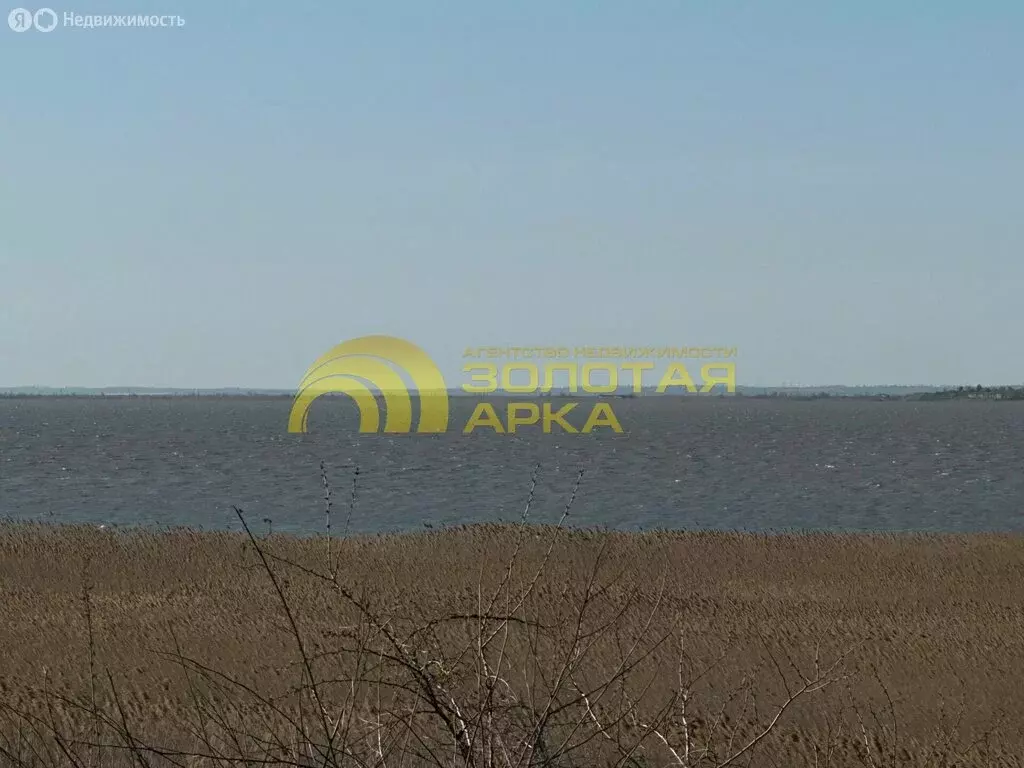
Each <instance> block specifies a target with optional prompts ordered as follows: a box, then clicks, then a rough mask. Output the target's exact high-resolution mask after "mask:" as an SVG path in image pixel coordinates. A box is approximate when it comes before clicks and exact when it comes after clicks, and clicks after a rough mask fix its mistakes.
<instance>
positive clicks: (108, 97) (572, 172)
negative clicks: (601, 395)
mask: <svg viewBox="0 0 1024 768" xmlns="http://www.w3.org/2000/svg"><path fill="white" fill-rule="evenodd" d="M304 8H305V10H300V9H298V8H285V7H284V6H280V5H276V6H273V5H269V4H250V5H248V6H246V7H245V8H244V9H243V8H242V7H241V6H237V5H230V4H209V3H200V2H197V0H180V1H179V2H175V3H173V4H165V5H163V6H160V5H159V3H158V2H157V1H156V0H146V2H144V3H142V4H141V6H140V5H139V4H135V6H133V10H132V12H133V13H135V12H140V13H141V12H142V11H143V10H146V9H148V10H147V12H149V13H168V12H172V13H174V14H176V15H178V16H180V17H181V18H182V19H183V21H184V25H183V26H180V27H179V26H173V27H167V28H145V29H143V28H123V27H121V28H102V29H87V28H61V27H58V28H57V29H55V30H53V31H52V32H49V33H42V32H39V31H38V30H29V31H26V32H22V33H18V32H14V31H12V30H11V29H6V28H5V29H0V37H2V45H0V65H3V67H4V69H5V71H8V72H11V73H17V74H16V76H13V77H11V78H9V79H10V82H9V83H8V86H7V87H6V89H5V94H4V97H5V99H6V102H7V104H8V107H9V108H8V109H6V110H4V113H3V116H2V117H0V138H2V140H3V142H4V145H5V146H6V147H8V151H7V152H6V153H5V155H4V167H3V172H2V173H0V327H2V328H3V329H4V332H3V333H2V334H0V382H3V383H4V384H5V385H9V386H11V387H15V386H32V385H50V386H54V385H56V386H58V387H59V386H63V385H69V386H70V385H74V386H81V387H103V386H111V385H116V386H136V387H154V386H157V387H171V388H185V389H187V388H194V387H195V386H196V385H201V386H202V388H228V387H252V386H255V385H258V386H260V387H261V388H273V389H289V388H292V387H295V386H296V385H297V384H298V382H299V380H300V379H301V377H302V375H303V373H304V372H305V370H306V368H307V367H308V366H309V364H310V363H311V362H312V361H313V360H315V359H316V358H317V357H318V356H319V355H320V354H322V353H323V352H325V351H326V350H327V349H329V348H330V347H331V346H333V345H335V344H337V343H339V342H341V341H343V340H346V339H351V338H355V337H359V336H364V335H368V334H387V335H393V336H399V337H402V338H406V339H409V340H410V341H412V342H414V343H416V344H418V345H419V346H421V347H422V348H423V349H425V350H426V351H427V352H428V353H429V354H430V355H431V356H432V357H433V358H434V359H435V361H436V362H437V364H438V366H439V367H440V369H441V371H442V373H443V374H444V376H445V378H446V379H447V380H448V381H450V382H452V383H453V385H457V384H458V383H460V382H461V380H462V379H461V375H460V369H461V355H462V351H463V349H464V348H465V347H467V346H486V345H527V344H536V343H541V344H556V345H561V344H566V345H572V344H576V343H587V344H609V345H610V344H620V343H635V344H643V345H647V344H650V345H680V344H687V345H691V344H693V345H726V346H729V347H737V348H738V350H739V354H738V357H737V359H736V362H737V382H738V383H739V384H741V385H748V386H758V387H764V386H782V384H781V383H780V382H796V383H801V384H803V385H804V386H827V385H823V384H817V382H845V383H846V385H847V386H857V385H864V384H870V383H872V382H879V381H891V382H899V383H904V382H948V383H959V382H963V383H964V384H968V383H971V384H974V383H979V382H980V383H983V384H1000V383H1004V382H1005V383H1019V382H1024V356H1022V355H1021V354H1020V352H1019V339H1020V335H1021V332H1020V325H1021V316H1020V311H1019V306H1020V297H1021V296H1024V258H1022V254H1024V227H1022V224H1021V222H1024V194H1021V179H1022V178H1024V143H1022V139H1021V137H1022V136H1024V86H1022V73H1024V46H1022V45H1021V40H1022V39H1024V34H1022V33H1024V6H1022V5H1020V4H1011V3H1002V2H993V3H985V4H980V5H978V4H975V5H964V4H958V3H950V2H939V3H933V4H930V5H928V6H927V8H911V7H909V6H898V5H892V4H888V3H885V4H883V3H881V2H865V3H858V4H856V5H850V4H846V5H835V4H830V5H822V4H817V3H810V2H784V3H777V4H771V5H763V6H762V5H755V4H745V5H721V4H704V5H702V4H673V3H669V4H663V3H657V4H656V3H640V4H626V3H606V4H591V3H584V2H580V1H579V0H568V1H567V2H564V3H558V4H551V3H541V2H537V1H536V0H530V1H527V2H524V3H516V4H503V5H478V4H471V3H455V4H445V5H444V6H443V7H442V6H431V5H413V4H373V5H365V6H356V5H349V4H312V5H308V6H304ZM55 10H56V11H57V14H58V16H63V14H64V13H65V12H66V11H67V10H68V9H67V8H57V9H55ZM73 10H74V12H75V13H78V14H86V13H103V14H109V13H119V12H121V13H123V12H125V9H124V8H121V9H118V8H116V7H111V6H104V7H103V8H99V7H89V6H87V5H86V6H76V7H75V8H74V9H73ZM125 382H128V384H125ZM927 386H931V385H927ZM936 386H942V384H937V385H936Z"/></svg>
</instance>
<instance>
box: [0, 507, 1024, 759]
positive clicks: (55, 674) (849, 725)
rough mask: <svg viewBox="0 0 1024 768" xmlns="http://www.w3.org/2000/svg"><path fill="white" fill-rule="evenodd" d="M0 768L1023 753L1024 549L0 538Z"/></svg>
mask: <svg viewBox="0 0 1024 768" xmlns="http://www.w3.org/2000/svg"><path fill="white" fill-rule="evenodd" d="M0 606H2V607H0V763H3V764H5V765H74V766H83V768H84V767H86V766H89V767H91V766H99V765H109V766H117V765H134V766H144V765H154V766H155V765H250V766H259V765H310V766H312V765H325V766H341V765H345V766H350V765H351V766H380V767H381V768H383V767H384V766H419V765H439V766H528V765H529V766H541V765H548V766H592V765H594V766H596V765H602V766H603V765H620V766H720V765H753V766H760V765H779V766H791V765H808V766H826V765H832V766H847V765H865V766H894V765H900V766H903V765H921V766H924V765H934V766H952V765H1017V764H1019V756H1020V755H1022V754H1024V729H1022V725H1024V677H1022V672H1021V668H1022V661H1024V540H1022V539H1021V538H1019V537H1014V536H1001V535H991V536H988V535H979V536H941V537H940V536H916V535H914V536H911V535H908V536H853V535H850V536H839V535H774V536H757V535H747V534H724V533H643V534H625V533H614V532H596V531H573V530H567V529H565V528H561V527H554V526H552V527H537V526H514V525H509V526H480V527H469V528H460V529H452V530H444V531H430V532H424V533H422V534H416V535H394V536H383V537H372V538H370V537H368V538H349V539H339V538H334V539H333V540H328V539H327V538H326V537H319V538H292V537H286V536H280V535H264V534H263V532H257V531H255V530H254V532H253V534H252V535H251V536H250V535H247V534H243V533H199V532H193V531H186V530H181V531H172V532H160V533H145V532H118V531H109V530H96V529H91V528H82V527H58V526H55V527H44V526H33V525H24V524H13V523H11V524H6V525H2V526H0Z"/></svg>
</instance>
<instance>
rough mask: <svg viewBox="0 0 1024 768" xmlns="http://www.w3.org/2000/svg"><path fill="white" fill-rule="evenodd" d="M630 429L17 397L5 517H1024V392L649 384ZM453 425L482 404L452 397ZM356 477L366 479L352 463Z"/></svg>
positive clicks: (346, 410)
mask: <svg viewBox="0 0 1024 768" xmlns="http://www.w3.org/2000/svg"><path fill="white" fill-rule="evenodd" d="M612 402H613V405H614V408H615V412H616V414H617V416H618V418H619V420H620V421H621V422H622V425H623V427H624V428H625V429H626V434H622V435H615V434H613V433H604V434H598V433H593V434H590V435H566V434H551V435H544V434H541V433H539V431H538V430H537V428H536V427H532V428H526V430H525V431H522V432H520V433H519V434H517V435H514V436H509V435H494V434H487V433H479V432H478V433H475V434H473V435H463V434H461V433H460V432H458V431H455V432H452V433H449V434H445V435H431V436H426V435H360V434H358V433H356V432H355V431H354V429H355V416H354V413H353V410H354V409H351V408H350V407H344V403H343V402H342V401H336V402H323V401H318V402H317V404H316V405H315V406H314V409H313V413H312V414H311V418H310V424H311V425H312V429H313V431H312V432H311V433H310V434H307V435H289V434H287V432H286V424H287V417H288V410H289V408H290V405H291V403H290V401H289V400H287V399H256V398H252V399H245V398H236V399H213V398H200V399H147V398H133V399H113V398H107V399H0V516H3V517H10V518H16V519H23V520H28V519H31V520H46V521H54V522H84V523H93V524H101V523H103V524H107V525H121V526H126V525H139V524H142V525H148V526H158V527H166V526H178V525H189V526H195V527H201V528H207V529H209V528H232V529H233V528H237V527H238V525H239V524H238V521H237V519H236V518H235V516H234V512H233V511H232V509H231V508H232V505H238V506H239V507H241V508H243V509H244V510H245V513H246V516H247V518H248V520H249V521H250V522H251V523H252V524H253V527H254V528H256V529H257V530H265V529H266V526H267V523H266V522H264V519H265V518H269V519H270V520H271V521H272V523H271V525H272V527H273V529H274V530H275V531H291V532H307V533H308V532H319V531H323V530H324V520H325V515H324V500H323V497H324V490H323V486H322V483H321V475H320V462H321V460H323V461H324V462H325V464H326V467H327V472H328V477H329V481H330V485H331V492H332V503H333V510H334V512H333V515H332V521H333V530H334V532H335V533H339V534H340V533H342V532H344V530H345V529H346V528H347V529H348V530H349V531H350V532H352V533H362V532H365V533H369V532H379V531H396V530H417V529H422V528H423V526H425V525H431V526H435V527H438V526H443V525H453V524H461V523H472V522H483V521H497V520H517V519H519V517H520V515H521V514H522V511H523V507H524V504H525V501H526V498H527V496H528V492H529V487H530V478H531V474H532V472H533V470H534V466H535V465H537V464H539V465H540V473H539V476H538V484H537V490H536V494H535V502H534V504H533V513H532V519H534V520H536V521H554V520H557V519H558V518H559V517H560V515H561V514H562V511H563V509H564V507H565V505H566V503H567V501H568V499H569V496H570V494H571V491H572V488H573V485H574V483H575V481H576V478H577V473H578V468H579V467H580V466H582V467H584V469H585V474H584V478H583V481H582V484H581V486H580V488H579V493H578V495H577V498H576V501H575V503H574V504H573V507H572V510H571V513H570V517H569V522H570V523H571V524H574V525H603V526H608V527H613V528H620V529H626V530H636V529H638V528H642V529H652V528H682V529H689V528H718V529H738V530H759V531H765V530H781V529H805V530H806V529H813V530H834V531H836V530H838V531H843V530H846V531H895V530H917V531H979V530H1003V531H1024V403H999V402H982V401H960V402H945V403H912V402H898V401H890V402H872V401H853V400H835V399H833V400H820V401H811V402H807V401H803V402H793V401H782V400H751V399H719V398H714V399H712V398H688V399H685V400H684V399H675V398H647V399H640V398H638V399H626V400H614V401H612ZM453 403H454V407H453V417H452V422H453V424H458V425H460V426H461V425H462V424H464V423H465V421H466V419H467V417H468V415H469V413H470V410H471V409H472V407H473V402H472V401H469V400H467V399H461V398H460V399H456V400H454V401H453ZM356 465H358V467H359V476H358V478H357V482H356V484H355V501H354V504H353V503H352V494H353V467H354V466H356Z"/></svg>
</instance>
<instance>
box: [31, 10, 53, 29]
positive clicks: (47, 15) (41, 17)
mask: <svg viewBox="0 0 1024 768" xmlns="http://www.w3.org/2000/svg"><path fill="white" fill-rule="evenodd" d="M32 21H34V22H35V25H36V29H38V30H39V31H40V32H52V31H53V28H54V27H56V26H57V14H56V13H54V11H53V9H52V8H40V9H39V10H38V11H36V13H35V16H33V17H32Z"/></svg>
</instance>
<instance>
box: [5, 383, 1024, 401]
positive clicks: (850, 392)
mask: <svg viewBox="0 0 1024 768" xmlns="http://www.w3.org/2000/svg"><path fill="white" fill-rule="evenodd" d="M448 394H449V395H450V396H452V397H467V398H472V397H477V398H479V397H481V396H480V395H478V394H470V393H466V392H463V391H462V390H458V389H452V390H449V391H448ZM709 395H711V396H714V397H729V398H752V399H785V400H820V399H840V400H911V401H925V402H928V401H937V400H1024V385H1000V386H983V385H981V384H976V385H973V386H945V387H930V386H902V385H891V386H890V385H879V386H844V385H834V386H823V387H745V386H740V387H737V389H736V392H735V393H728V392H709V393H690V394H681V393H677V392H672V393H662V394H659V393H658V392H656V391H655V389H654V388H653V387H645V388H644V390H643V391H642V392H640V393H636V392H633V391H632V389H622V390H620V391H618V392H615V393H612V394H602V395H598V394H592V393H587V392H570V391H568V390H558V389H556V390H552V391H551V392H546V393H537V394H535V395H533V396H532V397H535V398H548V397H573V398H636V397H679V398H688V397H708V396H709ZM325 396H328V397H331V396H334V397H343V396H344V395H337V394H330V393H328V394H327V395H325ZM142 397H145V398H197V397H201V398H221V399H232V398H254V399H259V398H286V399H293V398H294V397H295V392H294V391H292V390H261V389H174V388H167V389H157V388H146V387H138V388H136V387H106V388H85V387H15V388H11V389H0V398H5V399H17V398H142ZM503 397H516V398H518V399H521V398H522V397H523V396H522V395H510V394H509V393H506V392H495V393H493V394H491V395H488V396H487V398H488V399H500V398H503ZM527 399H529V398H527Z"/></svg>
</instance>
